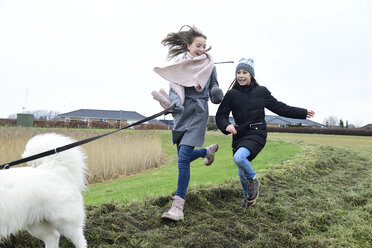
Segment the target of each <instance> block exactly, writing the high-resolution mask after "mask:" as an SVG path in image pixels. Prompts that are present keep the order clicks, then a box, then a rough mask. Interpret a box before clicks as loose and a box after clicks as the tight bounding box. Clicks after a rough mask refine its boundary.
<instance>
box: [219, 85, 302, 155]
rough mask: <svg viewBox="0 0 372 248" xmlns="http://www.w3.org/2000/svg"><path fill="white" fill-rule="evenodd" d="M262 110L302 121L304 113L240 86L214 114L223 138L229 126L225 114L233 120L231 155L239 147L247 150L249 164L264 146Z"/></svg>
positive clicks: (261, 91)
mask: <svg viewBox="0 0 372 248" xmlns="http://www.w3.org/2000/svg"><path fill="white" fill-rule="evenodd" d="M265 108H267V109H269V110H270V111H272V112H274V113H276V114H278V115H280V116H284V117H289V118H297V119H306V116H307V110H306V109H303V108H296V107H291V106H288V105H286V104H285V103H283V102H280V101H278V100H276V99H275V98H274V97H273V96H272V95H271V93H270V91H269V90H268V89H267V88H266V87H264V86H256V85H255V84H253V83H251V84H250V85H244V86H240V85H237V86H236V87H235V88H233V89H231V90H229V91H228V92H227V93H226V95H225V97H224V99H223V101H222V103H221V105H220V106H219V108H218V110H217V113H216V124H217V126H218V128H219V129H220V130H221V132H222V133H224V134H229V132H226V127H227V126H228V125H230V124H231V123H230V122H229V114H230V112H232V115H233V117H234V119H235V128H236V131H237V134H235V135H233V142H232V147H233V153H235V152H236V151H237V150H238V149H239V148H240V147H245V148H247V149H248V150H249V151H250V153H251V155H250V156H249V157H248V160H249V161H252V160H253V159H254V158H255V157H256V156H257V154H258V153H259V152H260V151H261V150H262V148H263V147H264V146H265V144H266V137H267V130H266V122H265Z"/></svg>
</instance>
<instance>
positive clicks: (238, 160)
mask: <svg viewBox="0 0 372 248" xmlns="http://www.w3.org/2000/svg"><path fill="white" fill-rule="evenodd" d="M233 160H234V163H235V164H237V165H238V166H239V165H241V164H242V163H244V162H245V160H247V157H244V156H241V155H240V154H237V153H235V154H234V156H233Z"/></svg>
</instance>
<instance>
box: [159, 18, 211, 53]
mask: <svg viewBox="0 0 372 248" xmlns="http://www.w3.org/2000/svg"><path fill="white" fill-rule="evenodd" d="M184 27H188V28H189V30H186V31H182V29H183V28H184ZM196 37H203V38H204V39H207V36H205V35H204V34H203V33H202V32H201V31H199V30H198V29H197V28H196V27H195V26H193V27H190V26H189V25H183V26H182V27H181V28H180V30H179V31H178V32H177V33H169V34H168V35H167V37H165V38H164V39H163V40H162V41H161V44H162V45H164V46H168V47H169V51H168V56H167V58H168V60H171V59H173V58H175V57H177V56H178V55H180V54H182V53H184V52H187V51H188V49H187V45H191V44H192V42H193V41H194V39H195V38H196ZM211 48H212V47H209V48H208V49H207V51H209V50H211Z"/></svg>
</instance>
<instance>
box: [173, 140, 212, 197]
mask: <svg viewBox="0 0 372 248" xmlns="http://www.w3.org/2000/svg"><path fill="white" fill-rule="evenodd" d="M177 151H178V183H177V192H176V195H178V196H179V197H182V198H183V199H185V197H186V192H187V187H188V186H189V181H190V163H191V162H192V161H194V160H195V159H197V158H201V157H204V156H205V155H206V154H207V150H206V149H205V148H202V149H194V147H193V146H186V145H181V146H179V147H177Z"/></svg>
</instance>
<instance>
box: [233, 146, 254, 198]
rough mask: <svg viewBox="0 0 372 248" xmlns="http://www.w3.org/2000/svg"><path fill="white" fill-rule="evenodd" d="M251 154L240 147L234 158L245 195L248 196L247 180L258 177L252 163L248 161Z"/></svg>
mask: <svg viewBox="0 0 372 248" xmlns="http://www.w3.org/2000/svg"><path fill="white" fill-rule="evenodd" d="M250 154H251V152H250V151H249V150H248V149H247V148H245V147H240V148H239V149H238V150H237V151H236V152H235V154H234V156H233V160H234V163H235V164H236V165H237V166H238V175H239V179H240V183H241V184H242V187H243V193H244V195H247V194H248V192H247V187H248V184H247V179H252V178H253V177H254V176H255V175H256V172H255V171H254V170H253V169H252V166H251V163H249V160H248V156H249V155H250Z"/></svg>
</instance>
